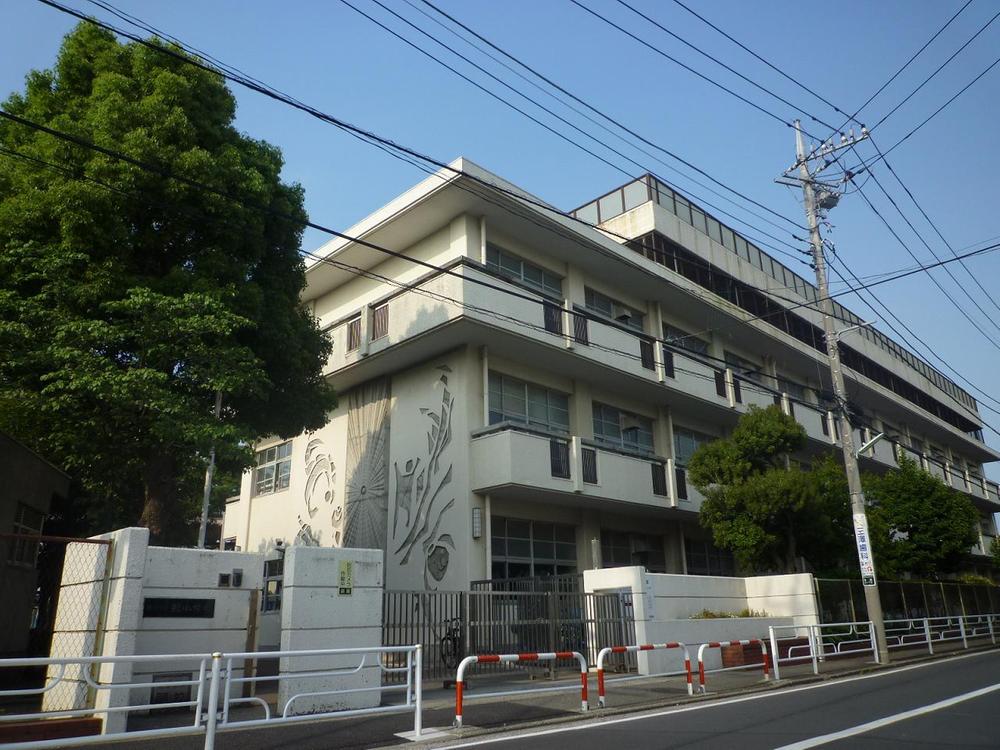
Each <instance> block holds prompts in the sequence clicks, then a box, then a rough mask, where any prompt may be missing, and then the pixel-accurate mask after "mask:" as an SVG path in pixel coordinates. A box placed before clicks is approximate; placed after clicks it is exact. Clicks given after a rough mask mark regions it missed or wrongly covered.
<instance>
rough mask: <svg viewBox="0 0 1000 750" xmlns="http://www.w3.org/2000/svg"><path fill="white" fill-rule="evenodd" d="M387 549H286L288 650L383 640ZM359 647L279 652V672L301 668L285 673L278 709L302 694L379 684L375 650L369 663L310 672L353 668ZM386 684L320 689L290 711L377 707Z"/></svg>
mask: <svg viewBox="0 0 1000 750" xmlns="http://www.w3.org/2000/svg"><path fill="white" fill-rule="evenodd" d="M382 557H383V552H382V551H381V550H373V549H343V548H341V549H338V548H333V547H301V546H292V547H289V548H288V551H287V552H286V553H285V578H284V590H283V594H282V603H281V649H282V650H283V651H293V650H296V651H297V650H308V649H332V648H364V647H371V646H380V645H381V644H382V589H383V585H384V580H385V577H384V572H385V571H384V564H383V560H382ZM361 663H362V656H361V655H360V654H349V655H343V656H329V657H292V658H287V657H286V658H283V659H281V666H280V669H281V673H282V674H290V673H291V674H294V673H296V672H301V673H303V674H302V675H301V676H290V677H288V678H287V679H283V680H282V681H281V684H280V686H279V691H278V713H279V714H280V713H281V712H282V710H283V709H284V707H285V704H286V702H287V701H288V699H289V698H291V697H292V696H294V695H296V694H298V693H322V692H323V691H330V690H343V689H357V688H362V687H380V686H381V680H382V673H381V669H380V668H379V663H378V657H377V655H367V657H366V658H365V661H364V666H363V667H362V668H361V669H359V670H357V671H356V672H351V673H349V674H342V675H328V676H320V677H311V676H309V674H308V673H309V672H316V671H327V670H329V671H332V670H353V669H355V668H356V667H358V665H359V664H361ZM381 700H382V695H381V691H380V690H373V691H369V692H363V693H348V694H346V695H315V696H311V697H305V698H302V699H299V700H297V701H295V703H294V704H293V705H292V706H291V708H290V710H289V711H288V713H289V715H301V714H308V713H316V712H319V711H333V710H342V709H358V708H372V707H375V706H378V705H379V704H380V703H381Z"/></svg>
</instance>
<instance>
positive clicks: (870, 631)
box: [868, 620, 888, 664]
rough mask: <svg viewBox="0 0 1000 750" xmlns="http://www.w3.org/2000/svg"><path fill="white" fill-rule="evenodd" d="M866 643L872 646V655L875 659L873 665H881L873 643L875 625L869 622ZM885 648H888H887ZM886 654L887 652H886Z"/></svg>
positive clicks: (876, 648) (876, 646) (876, 647)
mask: <svg viewBox="0 0 1000 750" xmlns="http://www.w3.org/2000/svg"><path fill="white" fill-rule="evenodd" d="M868 641H869V642H870V643H871V645H872V655H873V656H874V657H875V663H876V664H881V663H882V660H881V659H880V658H879V654H878V644H877V643H876V641H875V623H874V622H872V621H871V620H869V621H868ZM886 648H888V646H887V647H886ZM886 653H888V651H886Z"/></svg>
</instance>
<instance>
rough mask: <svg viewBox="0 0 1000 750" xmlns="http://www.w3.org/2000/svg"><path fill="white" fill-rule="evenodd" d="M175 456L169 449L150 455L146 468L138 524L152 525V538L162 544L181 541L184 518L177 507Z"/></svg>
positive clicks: (149, 526) (150, 532) (143, 476)
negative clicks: (171, 454) (144, 490)
mask: <svg viewBox="0 0 1000 750" xmlns="http://www.w3.org/2000/svg"><path fill="white" fill-rule="evenodd" d="M175 468H176V467H175V465H174V460H173V457H172V456H170V455H169V454H167V453H166V452H163V453H160V454H158V455H154V456H151V457H150V458H149V459H148V460H147V461H146V466H145V467H144V469H143V475H142V479H143V484H144V486H145V489H146V502H145V505H144V506H143V509H142V516H141V517H140V518H139V525H140V526H145V527H146V528H148V529H149V536H150V540H151V541H154V542H158V543H160V544H169V543H172V542H177V541H178V535H179V533H180V530H181V529H183V526H184V523H183V519H181V518H180V517H179V508H178V507H177V478H176V471H175Z"/></svg>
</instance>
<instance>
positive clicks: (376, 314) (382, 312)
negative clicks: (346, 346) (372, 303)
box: [358, 302, 389, 345]
mask: <svg viewBox="0 0 1000 750" xmlns="http://www.w3.org/2000/svg"><path fill="white" fill-rule="evenodd" d="M359 322H360V321H359ZM358 333H359V335H358V339H359V342H358V343H359V345H360V338H361V336H360V331H359V332H358ZM388 335H389V303H388V302H387V303H386V304H384V305H379V306H378V307H376V308H375V309H374V310H372V341H374V340H375V339H380V338H382V337H383V336H388Z"/></svg>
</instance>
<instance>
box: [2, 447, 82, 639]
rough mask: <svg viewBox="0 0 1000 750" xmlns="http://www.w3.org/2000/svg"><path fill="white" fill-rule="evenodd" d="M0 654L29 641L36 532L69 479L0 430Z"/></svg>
mask: <svg viewBox="0 0 1000 750" xmlns="http://www.w3.org/2000/svg"><path fill="white" fill-rule="evenodd" d="M0 477H3V481H2V482H0V541H2V545H0V549H2V550H3V554H2V556H0V602H3V606H2V607H0V655H3V656H13V655H16V654H23V653H24V652H25V651H26V649H27V647H28V639H29V636H30V632H31V628H32V623H33V620H34V616H35V608H36V604H37V602H36V597H37V593H38V571H37V567H36V565H37V561H38V553H39V542H38V541H37V537H39V536H40V535H41V534H42V533H43V531H44V526H45V518H46V516H47V515H48V514H49V511H50V509H51V508H52V503H53V500H54V498H56V497H62V498H65V497H66V496H67V495H68V493H69V485H70V479H69V477H68V476H67V475H66V473H65V472H63V471H61V470H60V469H58V468H56V467H55V466H53V465H52V464H50V463H49V462H48V461H46V460H45V459H44V458H42V457H41V456H39V455H38V454H37V453H35V452H34V451H32V450H30V449H29V448H27V447H25V446H23V445H21V444H20V443H19V442H17V441H16V440H14V439H13V438H12V437H10V436H9V435H6V434H4V433H0Z"/></svg>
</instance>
